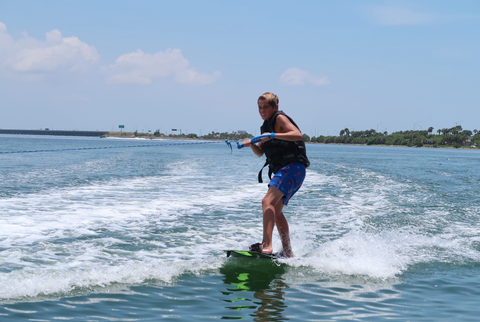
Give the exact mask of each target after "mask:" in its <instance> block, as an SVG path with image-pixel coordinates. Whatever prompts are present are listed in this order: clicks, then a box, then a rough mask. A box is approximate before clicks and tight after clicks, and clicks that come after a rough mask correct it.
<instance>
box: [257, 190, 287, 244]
mask: <svg viewBox="0 0 480 322" xmlns="http://www.w3.org/2000/svg"><path fill="white" fill-rule="evenodd" d="M282 197H283V192H281V191H280V190H278V189H277V188H275V187H272V186H269V187H268V192H267V194H266V195H265V197H263V200H262V210H263V241H262V246H263V251H264V252H266V253H270V252H272V249H273V245H272V235H273V227H274V226H275V206H276V205H277V204H279V203H280V204H282V206H283V203H282V201H281V199H282ZM282 208H283V207H282ZM282 216H283V214H282ZM284 218H285V217H284Z"/></svg>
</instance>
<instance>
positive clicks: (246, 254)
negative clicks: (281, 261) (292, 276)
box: [225, 250, 280, 259]
mask: <svg viewBox="0 0 480 322" xmlns="http://www.w3.org/2000/svg"><path fill="white" fill-rule="evenodd" d="M225 252H226V253H227V257H230V256H232V257H243V258H252V259H260V258H265V259H277V258H280V257H279V256H278V255H277V254H264V253H261V252H253V251H250V250H226V251H225Z"/></svg>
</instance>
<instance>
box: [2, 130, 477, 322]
mask: <svg viewBox="0 0 480 322" xmlns="http://www.w3.org/2000/svg"><path fill="white" fill-rule="evenodd" d="M154 142H155V143H157V142H158V143H159V144H163V145H162V146H159V147H137V148H121V149H107V150H79V151H58V152H36V153H24V154H22V153H20V154H0V321H2V322H3V321H58V320H68V321H159V320H161V321H212V320H221V319H233V320H236V319H244V320H247V321H350V320H355V321H384V320H397V321H477V320H478V315H479V314H480V307H479V306H478V299H479V296H480V291H479V289H480V277H479V272H480V264H479V263H480V234H479V231H480V221H479V218H480V211H479V210H480V206H479V204H478V199H479V198H478V196H479V191H480V172H479V171H478V164H479V158H480V151H477V150H474V151H470V150H469V151H466V150H445V149H415V148H396V147H364V146H361V147H357V146H336V145H308V146H307V149H308V155H309V158H310V160H311V161H312V166H311V167H310V168H309V169H308V170H307V178H306V181H305V183H304V186H303V187H302V188H301V190H300V191H299V192H298V194H297V195H296V196H295V197H294V198H293V199H292V200H291V202H290V204H289V206H288V207H286V208H285V214H286V216H287V218H288V220H289V222H290V230H291V233H292V244H293V250H294V252H295V255H296V257H295V258H293V259H284V260H279V261H278V262H271V261H268V260H253V261H252V260H248V259H232V258H229V259H227V258H226V257H225V254H224V252H223V249H245V248H246V247H248V245H250V244H252V243H254V242H258V241H260V238H261V235H262V227H261V207H260V201H261V198H262V196H263V194H264V193H265V191H266V185H265V184H257V183H256V176H257V172H258V171H259V170H260V168H261V166H262V165H263V160H262V159H259V158H256V157H255V156H253V154H252V153H251V152H250V151H249V150H247V149H245V150H234V151H233V153H232V154H231V153H230V150H229V149H228V148H227V146H226V145H225V144H223V143H211V144H204V145H168V144H169V143H172V141H168V140H164V141H154ZM175 142H178V141H175ZM143 143H145V144H151V143H152V142H151V141H143V140H133V139H132V140H129V139H97V138H70V137H63V138H62V137H39V136H38V137H35V136H8V135H3V136H0V152H3V151H28V150H40V149H67V148H94V147H104V146H124V145H127V144H128V145H130V144H131V145H140V144H143ZM279 247H280V241H279V237H278V235H276V234H275V235H274V250H275V251H278V250H280V249H279Z"/></svg>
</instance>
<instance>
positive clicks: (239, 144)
mask: <svg viewBox="0 0 480 322" xmlns="http://www.w3.org/2000/svg"><path fill="white" fill-rule="evenodd" d="M267 137H268V138H270V139H273V138H274V137H275V133H268V134H262V135H259V136H255V137H253V138H251V139H250V143H251V144H253V143H257V142H260V141H262V138H267ZM237 148H239V149H241V148H243V144H242V143H240V142H238V141H237Z"/></svg>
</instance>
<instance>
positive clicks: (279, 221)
mask: <svg viewBox="0 0 480 322" xmlns="http://www.w3.org/2000/svg"><path fill="white" fill-rule="evenodd" d="M283 206H284V205H283V202H279V203H277V205H276V206H275V225H276V226H277V230H278V234H279V235H280V239H281V241H282V247H283V252H284V253H285V256H286V257H293V256H294V255H293V251H292V246H291V244H290V230H289V228H288V222H287V219H286V218H285V216H284V215H283V211H282V210H283Z"/></svg>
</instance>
